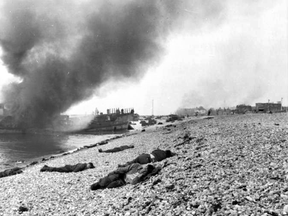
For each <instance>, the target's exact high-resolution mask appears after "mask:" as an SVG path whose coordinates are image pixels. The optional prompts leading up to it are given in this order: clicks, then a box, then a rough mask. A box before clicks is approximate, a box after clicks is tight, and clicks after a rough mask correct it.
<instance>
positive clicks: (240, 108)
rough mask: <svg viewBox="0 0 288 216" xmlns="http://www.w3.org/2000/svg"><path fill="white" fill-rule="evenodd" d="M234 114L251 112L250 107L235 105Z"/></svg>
mask: <svg viewBox="0 0 288 216" xmlns="http://www.w3.org/2000/svg"><path fill="white" fill-rule="evenodd" d="M235 112H236V113H237V114H245V113H246V112H252V106H250V105H246V104H240V105H237V106H236V110H235Z"/></svg>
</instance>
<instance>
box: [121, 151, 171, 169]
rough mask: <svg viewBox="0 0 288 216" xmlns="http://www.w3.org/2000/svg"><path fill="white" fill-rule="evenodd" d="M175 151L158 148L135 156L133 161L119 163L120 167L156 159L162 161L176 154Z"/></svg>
mask: <svg viewBox="0 0 288 216" xmlns="http://www.w3.org/2000/svg"><path fill="white" fill-rule="evenodd" d="M174 155H175V153H173V152H171V151H170V150H166V151H164V150H161V149H156V150H154V151H152V152H151V154H141V155H139V156H138V157H137V158H135V159H134V160H132V161H129V162H127V163H126V164H123V165H121V164H119V165H118V166H119V167H126V166H129V165H131V164H133V163H139V164H147V163H151V162H155V161H162V160H164V159H166V158H168V157H172V156H174Z"/></svg>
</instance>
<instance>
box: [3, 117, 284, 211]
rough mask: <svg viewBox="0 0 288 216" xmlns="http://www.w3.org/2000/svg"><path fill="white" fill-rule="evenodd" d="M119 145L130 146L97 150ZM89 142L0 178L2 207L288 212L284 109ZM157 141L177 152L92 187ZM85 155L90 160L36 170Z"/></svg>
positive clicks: (176, 124)
mask: <svg viewBox="0 0 288 216" xmlns="http://www.w3.org/2000/svg"><path fill="white" fill-rule="evenodd" d="M187 138H189V139H187ZM187 140H188V141H187ZM121 145H134V148H133V149H127V150H125V151H121V152H117V153H99V152H98V149H99V148H102V149H103V150H105V149H110V148H114V147H118V146H121ZM94 146H95V147H93V148H83V149H81V150H79V151H76V152H74V153H71V154H67V155H64V156H61V157H56V158H52V159H50V160H47V161H44V162H41V163H38V164H35V165H33V166H29V167H27V168H25V169H24V170H23V173H21V174H17V175H14V176H9V177H5V178H1V179H0V182H1V187H0V215H7V216H10V215H39V216H40V215H43V216H44V215H45V216H46V215H71V216H72V215H87V216H88V215H97V216H98V215H99V216H101V215H103V216H104V215H105V216H108V215H125V216H126V215H127V216H128V215H158V216H160V215H163V216H164V215H235V216H236V215H267V216H269V215H286V214H287V215H288V156H287V155H288V115H287V113H278V114H246V115H231V116H215V117H214V118H205V117H201V118H200V117H199V118H193V119H189V118H186V119H185V120H183V121H175V122H173V123H165V124H163V125H156V126H153V127H148V128H146V129H145V131H142V132H141V131H135V132H134V133H132V134H127V135H123V136H121V137H120V136H119V137H118V138H117V139H111V140H108V143H107V144H105V145H101V146H98V145H94ZM157 148H160V149H163V150H168V149H169V150H171V151H172V152H175V153H176V155H175V156H173V157H171V158H167V159H165V160H163V161H161V162H156V163H154V164H155V165H157V166H160V167H162V169H161V171H160V172H159V173H158V174H157V175H155V176H152V177H151V178H149V179H148V180H146V181H144V182H142V183H139V184H136V185H130V184H127V185H125V186H123V187H120V188H113V189H103V190H96V191H91V190H90V185H91V184H93V183H95V182H97V181H98V180H99V179H100V178H102V177H104V176H105V175H107V174H108V173H109V172H111V171H114V170H115V169H117V166H118V164H123V163H125V162H127V161H130V160H132V159H134V158H135V157H137V156H138V155H139V154H141V153H150V152H151V151H153V150H155V149H157ZM88 162H92V163H93V164H94V166H95V168H94V169H88V170H84V171H82V172H77V173H57V172H53V173H52V172H50V173H47V172H44V173H43V172H40V169H41V168H42V167H43V166H44V165H48V166H55V167H59V166H64V165H66V164H76V163H88Z"/></svg>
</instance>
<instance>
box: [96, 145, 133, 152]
mask: <svg viewBox="0 0 288 216" xmlns="http://www.w3.org/2000/svg"><path fill="white" fill-rule="evenodd" d="M130 148H134V145H123V146H119V147H116V148H112V149H107V150H104V151H103V150H102V149H99V150H98V151H99V152H101V153H114V152H120V151H124V150H126V149H130Z"/></svg>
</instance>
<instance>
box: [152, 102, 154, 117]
mask: <svg viewBox="0 0 288 216" xmlns="http://www.w3.org/2000/svg"><path fill="white" fill-rule="evenodd" d="M152 116H154V99H153V100H152Z"/></svg>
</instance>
